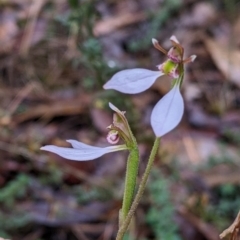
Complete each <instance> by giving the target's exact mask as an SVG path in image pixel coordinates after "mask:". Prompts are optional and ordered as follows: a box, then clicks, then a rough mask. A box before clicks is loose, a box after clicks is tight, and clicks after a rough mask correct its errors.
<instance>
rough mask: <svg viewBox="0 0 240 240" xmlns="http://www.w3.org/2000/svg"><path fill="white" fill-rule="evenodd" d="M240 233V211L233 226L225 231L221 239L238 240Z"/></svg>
mask: <svg viewBox="0 0 240 240" xmlns="http://www.w3.org/2000/svg"><path fill="white" fill-rule="evenodd" d="M239 231H240V211H239V212H238V215H237V217H236V219H235V220H234V222H233V223H232V225H231V226H230V227H228V228H227V229H226V230H224V231H223V232H222V233H221V234H220V235H219V236H220V238H221V239H222V238H225V237H226V236H228V235H229V236H230V240H237V235H238V234H239Z"/></svg>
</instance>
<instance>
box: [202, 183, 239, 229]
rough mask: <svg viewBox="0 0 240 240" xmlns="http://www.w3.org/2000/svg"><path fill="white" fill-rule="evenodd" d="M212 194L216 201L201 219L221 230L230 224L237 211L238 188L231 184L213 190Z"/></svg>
mask: <svg viewBox="0 0 240 240" xmlns="http://www.w3.org/2000/svg"><path fill="white" fill-rule="evenodd" d="M212 191H213V194H214V196H215V198H216V199H217V200H216V201H215V202H213V203H211V204H210V205H209V206H208V207H207V208H206V209H205V213H204V214H203V216H201V217H203V219H205V220H206V221H208V222H212V223H214V225H215V226H216V227H217V228H218V229H219V230H222V229H224V228H226V227H227V226H229V224H231V222H232V219H234V218H235V216H236V215H237V213H238V211H239V203H240V194H239V192H240V187H239V186H237V185H233V184H223V185H221V186H217V187H215V188H213V190H212Z"/></svg>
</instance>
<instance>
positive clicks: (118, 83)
mask: <svg viewBox="0 0 240 240" xmlns="http://www.w3.org/2000/svg"><path fill="white" fill-rule="evenodd" d="M170 40H171V42H172V44H173V47H172V48H171V49H170V50H169V51H168V52H167V51H166V50H165V49H164V48H163V47H161V46H160V45H159V43H158V41H157V40H156V39H152V43H153V45H154V47H155V48H156V49H158V50H159V51H161V52H162V53H164V54H165V55H166V56H167V57H168V59H167V60H166V61H165V62H164V63H163V64H160V65H157V67H158V71H151V70H147V69H143V68H135V69H128V70H122V71H120V72H118V73H116V74H115V75H114V76H113V77H112V78H111V79H110V80H109V81H108V82H107V83H106V84H105V85H104V86H103V88H104V89H114V90H117V91H119V92H122V93H127V94H136V93H141V92H143V91H145V90H147V89H148V88H150V87H151V86H152V85H153V83H154V82H155V81H156V80H157V79H158V78H159V77H161V76H163V75H168V76H170V77H172V78H178V77H179V69H178V67H179V64H181V63H187V62H193V61H194V59H195V58H196V56H195V55H192V56H190V57H189V58H187V59H184V60H183V53H184V49H183V47H182V46H181V45H180V44H179V42H178V40H177V38H176V37H175V36H172V37H171V38H170Z"/></svg>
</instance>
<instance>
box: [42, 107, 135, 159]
mask: <svg viewBox="0 0 240 240" xmlns="http://www.w3.org/2000/svg"><path fill="white" fill-rule="evenodd" d="M109 107H110V108H111V109H112V110H113V111H114V112H115V113H114V115H113V123H112V124H111V125H110V126H108V127H107V129H109V133H108V135H107V137H106V139H107V141H108V143H110V144H116V143H118V141H119V140H120V139H122V140H123V141H124V143H125V144H123V145H115V146H108V147H95V146H90V145H88V144H85V143H82V142H78V141H76V140H67V142H68V143H70V144H71V145H72V148H67V147H58V146H54V145H47V146H44V147H41V148H40V149H41V150H44V151H48V152H52V153H55V154H57V155H59V156H61V157H63V158H66V159H69V160H76V161H89V160H94V159H96V158H99V157H101V156H103V155H104V154H106V153H111V152H116V151H122V150H128V149H130V147H131V146H132V143H133V142H134V141H135V140H134V137H133V135H132V133H131V129H130V127H129V124H128V121H127V118H126V117H125V112H123V111H120V110H119V109H118V108H117V107H115V106H114V105H113V104H112V103H109Z"/></svg>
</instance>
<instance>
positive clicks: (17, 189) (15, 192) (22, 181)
mask: <svg viewBox="0 0 240 240" xmlns="http://www.w3.org/2000/svg"><path fill="white" fill-rule="evenodd" d="M28 183H29V177H28V176H27V175H25V174H20V175H18V176H17V177H16V178H15V179H14V180H12V181H10V182H9V183H8V184H7V185H6V186H5V187H4V188H2V189H1V191H0V203H1V204H2V205H4V206H6V207H8V208H10V207H12V206H13V205H14V203H15V200H16V199H17V198H20V197H23V196H25V194H26V190H27V187H28Z"/></svg>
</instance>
